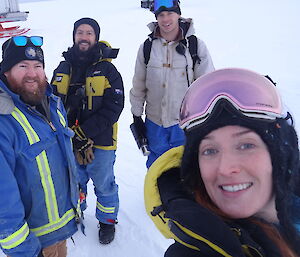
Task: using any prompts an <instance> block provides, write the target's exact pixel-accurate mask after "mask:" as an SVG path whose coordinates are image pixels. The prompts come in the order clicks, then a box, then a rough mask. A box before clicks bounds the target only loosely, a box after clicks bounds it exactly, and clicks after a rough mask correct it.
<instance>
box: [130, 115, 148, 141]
mask: <svg viewBox="0 0 300 257" xmlns="http://www.w3.org/2000/svg"><path fill="white" fill-rule="evenodd" d="M133 123H134V126H135V128H136V130H137V133H138V135H140V136H142V137H144V138H147V137H146V126H145V123H144V121H143V119H142V117H140V116H135V115H133Z"/></svg>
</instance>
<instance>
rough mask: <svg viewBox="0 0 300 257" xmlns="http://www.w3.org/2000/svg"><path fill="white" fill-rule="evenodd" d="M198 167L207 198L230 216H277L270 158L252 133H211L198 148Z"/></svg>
mask: <svg viewBox="0 0 300 257" xmlns="http://www.w3.org/2000/svg"><path fill="white" fill-rule="evenodd" d="M199 167H200V173H201V177H202V180H203V182H204V185H205V188H206V190H207V193H208V195H209V197H210V198H211V200H212V201H213V202H214V203H215V204H216V206H217V207H219V208H220V209H221V210H222V211H223V212H224V213H226V214H227V215H228V216H229V217H231V218H247V217H250V216H252V215H255V216H258V217H261V218H268V219H270V218H274V215H275V216H276V211H275V201H274V197H273V194H272V164H271V157H270V154H269V151H268V148H267V146H266V144H265V143H264V142H263V141H262V139H261V138H260V136H259V135H258V134H256V133H255V132H254V131H253V130H250V129H248V128H245V127H240V126H225V127H222V128H219V129H216V130H213V131H212V132H211V133H209V134H208V135H207V136H206V137H204V139H203V140H202V141H201V143H200V145H199Z"/></svg>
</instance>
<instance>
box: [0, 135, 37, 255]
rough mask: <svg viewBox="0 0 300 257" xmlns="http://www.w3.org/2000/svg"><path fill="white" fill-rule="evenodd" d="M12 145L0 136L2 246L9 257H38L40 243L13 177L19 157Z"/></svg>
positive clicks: (0, 242) (0, 232)
mask: <svg viewBox="0 0 300 257" xmlns="http://www.w3.org/2000/svg"><path fill="white" fill-rule="evenodd" d="M10 143H11V142H10ZM11 145H12V144H10V145H9V144H8V141H7V140H5V139H4V138H3V136H1V135H0V165H1V176H0V196H1V197H0V220H1V222H0V246H1V249H2V251H3V252H4V253H5V254H6V255H8V256H10V257H34V256H38V254H39V252H40V250H41V245H40V242H39V240H38V238H37V237H36V236H35V235H34V234H33V233H32V232H30V230H29V226H28V224H27V222H26V220H25V211H24V206H23V203H22V200H21V196H20V192H19V187H18V184H17V181H16V179H15V176H14V168H15V165H16V161H15V160H16V156H15V154H14V151H13V149H12V148H11Z"/></svg>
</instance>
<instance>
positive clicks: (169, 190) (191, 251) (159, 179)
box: [144, 146, 281, 257]
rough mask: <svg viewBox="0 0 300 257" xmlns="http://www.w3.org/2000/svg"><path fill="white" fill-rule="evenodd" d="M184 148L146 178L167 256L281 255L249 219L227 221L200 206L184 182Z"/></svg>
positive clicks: (166, 157)
mask: <svg viewBox="0 0 300 257" xmlns="http://www.w3.org/2000/svg"><path fill="white" fill-rule="evenodd" d="M182 153H183V146H180V147H176V148H173V149H171V150H169V151H168V152H166V153H165V154H163V155H162V156H161V157H159V158H158V159H157V160H156V161H155V162H154V163H153V164H152V166H151V167H150V169H149V171H148V173H147V175H146V179H145V191H144V194H145V205H146V211H147V213H148V215H149V216H150V218H151V219H152V221H153V222H154V223H155V225H156V227H157V228H158V229H159V230H160V232H161V233H162V234H163V235H164V236H165V237H166V238H173V239H175V243H174V244H173V245H171V246H170V247H169V248H168V250H167V251H166V253H165V257H181V256H184V257H197V256H198V257H199V256H201V257H206V256H209V257H212V256H226V257H246V256H247V257H264V256H270V257H271V256H272V257H275V256H277V257H279V256H281V255H280V253H279V251H278V249H277V247H276V246H275V245H274V244H273V243H272V242H271V241H270V240H269V239H268V237H267V236H266V235H265V234H264V232H263V231H262V230H261V229H260V228H259V227H258V226H257V225H254V224H252V223H251V224H249V223H250V222H249V221H246V220H237V221H235V222H234V223H232V222H225V221H224V220H222V219H221V218H220V217H218V216H216V215H215V214H213V213H212V212H211V211H209V210H208V209H206V208H204V207H202V206H201V205H200V204H198V203H196V201H195V200H194V197H193V196H192V195H189V194H188V193H187V192H186V191H185V190H184V188H183V186H182V184H181V182H180V163H181V157H182Z"/></svg>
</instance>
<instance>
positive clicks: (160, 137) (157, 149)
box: [145, 118, 185, 169]
mask: <svg viewBox="0 0 300 257" xmlns="http://www.w3.org/2000/svg"><path fill="white" fill-rule="evenodd" d="M145 126H146V130H147V132H146V133H147V139H148V146H149V150H150V151H151V153H150V155H149V156H148V160H147V162H146V166H147V168H148V169H149V167H150V166H151V164H152V163H153V162H154V161H155V160H156V159H157V158H158V157H159V156H161V155H162V154H163V153H164V152H166V151H168V150H169V149H171V148H173V147H177V146H180V145H184V143H185V135H184V132H183V130H182V129H181V128H180V127H179V125H174V126H171V127H167V128H164V127H163V126H159V125H157V124H155V123H154V122H152V121H150V120H149V119H147V118H146V120H145Z"/></svg>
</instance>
